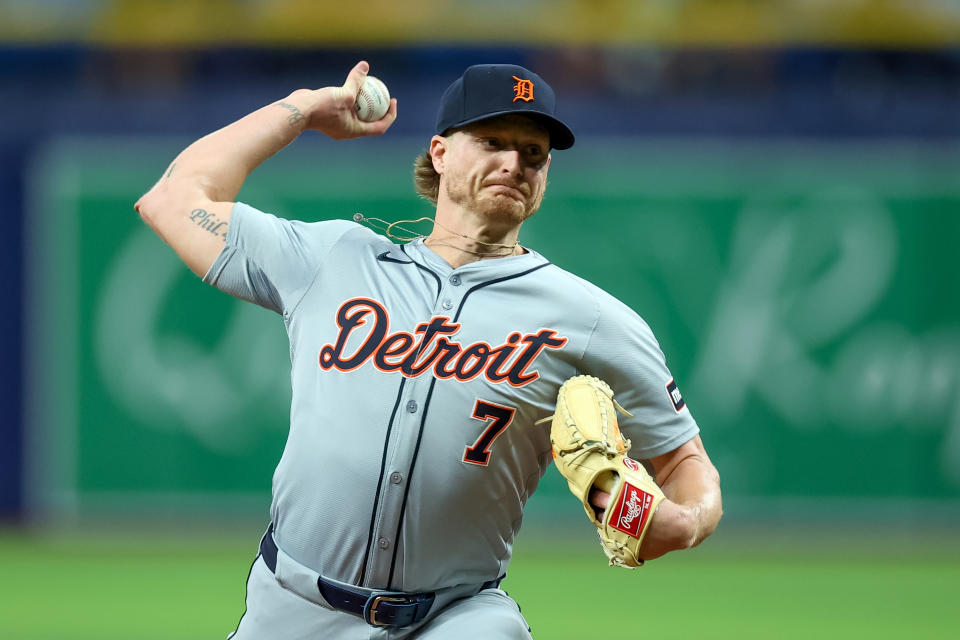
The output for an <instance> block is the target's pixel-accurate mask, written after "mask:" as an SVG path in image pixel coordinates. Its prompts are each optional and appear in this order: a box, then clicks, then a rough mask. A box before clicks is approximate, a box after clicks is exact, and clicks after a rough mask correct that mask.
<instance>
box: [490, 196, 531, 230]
mask: <svg viewBox="0 0 960 640" xmlns="http://www.w3.org/2000/svg"><path fill="white" fill-rule="evenodd" d="M538 204H539V203H538ZM481 205H482V209H483V212H484V214H485V215H486V216H487V217H488V218H490V219H492V220H498V221H501V222H510V223H513V224H519V223H521V222H523V221H524V220H526V219H527V218H529V217H530V216H532V215H533V214H534V213H535V212H536V208H534V207H529V206H527V203H526V202H524V201H522V200H518V199H517V198H514V197H510V196H507V195H504V194H496V195H493V196H492V197H489V198H484V199H483V200H482V203H481Z"/></svg>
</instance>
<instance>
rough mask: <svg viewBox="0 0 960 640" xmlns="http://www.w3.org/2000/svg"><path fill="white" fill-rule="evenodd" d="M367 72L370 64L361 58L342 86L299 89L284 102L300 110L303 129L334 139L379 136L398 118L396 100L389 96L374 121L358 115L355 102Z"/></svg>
mask: <svg viewBox="0 0 960 640" xmlns="http://www.w3.org/2000/svg"><path fill="white" fill-rule="evenodd" d="M369 72H370V65H369V64H368V63H367V62H366V61H363V60H361V61H360V62H358V63H357V64H356V65H354V67H353V69H351V70H350V73H349V74H348V75H347V79H346V81H344V83H343V86H340V87H324V88H323V89H315V90H314V89H299V90H297V91H294V92H293V93H292V94H290V96H289V97H288V98H287V100H286V101H287V102H290V103H292V104H295V105H296V106H297V107H298V108H299V109H300V111H301V112H302V113H303V115H304V117H305V119H306V123H305V128H307V129H313V130H314V131H320V132H321V133H324V134H326V135H328V136H330V137H331V138H333V139H334V140H346V139H348V138H359V137H363V136H379V135H381V134H382V133H384V132H385V131H386V130H387V129H389V128H390V125H392V124H393V122H394V120H396V119H397V100H396V98H391V99H390V108H389V109H388V110H387V113H386V115H384V116H383V117H382V118H380V119H379V120H377V121H376V122H364V121H363V120H361V119H360V118H358V117H357V113H356V111H355V110H354V105H355V104H356V102H357V94H359V93H360V87H362V86H363V81H364V80H365V79H366V77H367V74H368V73H369Z"/></svg>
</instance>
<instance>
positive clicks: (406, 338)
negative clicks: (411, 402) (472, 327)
mask: <svg viewBox="0 0 960 640" xmlns="http://www.w3.org/2000/svg"><path fill="white" fill-rule="evenodd" d="M371 322H372V325H370V326H366V325H368V324H369V323H371ZM337 326H338V327H340V332H339V334H338V335H337V339H336V341H335V342H334V343H333V344H326V345H324V346H323V348H322V349H320V357H319V361H320V368H321V369H323V370H324V371H329V370H330V369H337V370H339V371H352V370H353V369H356V368H357V367H360V366H362V365H363V364H364V363H366V362H368V361H372V362H373V365H374V366H375V367H376V368H377V369H379V370H380V371H385V372H392V371H399V372H400V373H401V374H403V375H405V376H407V377H408V378H414V377H416V376H419V375H422V374H423V373H426V372H427V371H432V372H433V375H434V376H436V377H437V378H443V379H445V378H456V379H457V380H460V381H463V382H466V381H468V380H473V379H474V378H476V377H477V376H479V375H481V374H483V375H484V376H485V377H486V378H487V379H488V380H490V381H491V382H507V383H509V384H511V385H512V386H514V387H521V386H523V385H525V384H530V383H531V382H533V381H534V380H536V379H537V378H539V377H540V374H539V373H538V372H537V371H536V370H535V369H534V370H530V366H531V365H532V364H533V361H534V360H536V359H537V356H539V355H540V353H541V352H543V350H544V349H560V348H561V347H563V345H565V344H566V343H567V339H566V338H563V337H561V336H558V335H557V332H556V331H554V330H553V329H541V330H540V331H537V332H536V333H527V334H523V335H521V334H520V332H513V333H511V334H510V335H509V336H507V340H506V342H504V343H503V344H501V345H498V346H493V345H490V344H487V343H486V342H475V343H473V344H469V345H463V344H460V343H459V342H456V341H454V340H452V339H451V338H450V337H451V336H453V335H455V334H456V333H457V332H458V331H460V326H461V325H460V323H457V322H452V321H451V319H450V318H448V317H446V316H434V317H433V318H431V319H430V321H429V322H424V323H422V324H420V325H417V328H416V329H415V330H414V332H413V333H409V332H406V331H398V332H396V333H389V329H390V318H389V316H388V315H387V310H386V309H385V308H384V306H383V305H382V304H381V303H379V302H377V301H376V300H372V299H370V298H354V299H352V300H347V301H346V302H344V303H343V304H342V305H340V309H338V310H337ZM354 332H358V333H357V335H358V336H361V335H363V333H365V334H366V338H365V339H364V340H363V344H361V345H360V346H359V347H358V348H356V350H355V351H353V353H345V350H346V345H347V341H348V340H349V339H350V336H351V335H352V334H353V333H354Z"/></svg>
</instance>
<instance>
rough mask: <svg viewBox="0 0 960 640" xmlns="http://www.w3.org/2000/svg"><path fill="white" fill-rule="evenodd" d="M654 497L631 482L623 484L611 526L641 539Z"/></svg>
mask: <svg viewBox="0 0 960 640" xmlns="http://www.w3.org/2000/svg"><path fill="white" fill-rule="evenodd" d="M652 505H653V496H652V495H650V494H649V493H647V492H646V491H644V490H643V489H639V488H637V487H635V486H633V485H632V484H630V483H629V482H624V483H623V491H621V492H620V499H619V500H617V504H616V505H614V508H613V515H612V517H611V518H610V526H611V527H613V528H614V529H617V530H619V531H623V532H624V533H626V534H627V535H630V536H633V537H634V538H639V537H640V532H641V531H642V530H643V525H644V524H646V522H647V518H649V517H650V507H651V506H652Z"/></svg>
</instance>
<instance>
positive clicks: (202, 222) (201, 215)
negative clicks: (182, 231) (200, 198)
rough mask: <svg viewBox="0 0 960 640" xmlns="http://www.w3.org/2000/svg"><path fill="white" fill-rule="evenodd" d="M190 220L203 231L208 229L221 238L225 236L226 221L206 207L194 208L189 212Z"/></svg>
mask: <svg viewBox="0 0 960 640" xmlns="http://www.w3.org/2000/svg"><path fill="white" fill-rule="evenodd" d="M190 220H191V221H192V222H193V223H194V224H196V225H197V226H198V227H200V228H201V229H203V230H204V231H209V232H210V233H212V234H213V235H215V236H220V237H221V238H226V237H227V229H226V226H227V223H226V222H224V221H223V220H221V219H220V218H218V217H217V216H215V215H214V214H212V213H210V212H209V211H207V210H206V209H194V210H193V211H191V212H190Z"/></svg>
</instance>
